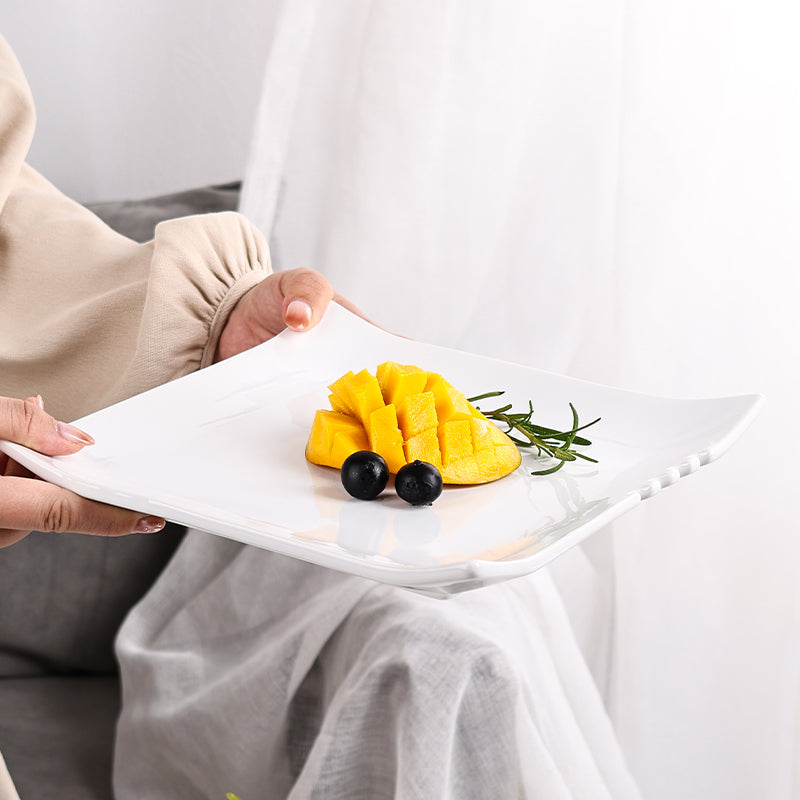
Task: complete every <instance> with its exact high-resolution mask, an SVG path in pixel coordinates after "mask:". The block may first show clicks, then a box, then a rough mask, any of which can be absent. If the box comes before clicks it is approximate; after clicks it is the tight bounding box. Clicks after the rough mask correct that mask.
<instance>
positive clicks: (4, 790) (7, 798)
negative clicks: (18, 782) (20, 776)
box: [0, 753, 19, 800]
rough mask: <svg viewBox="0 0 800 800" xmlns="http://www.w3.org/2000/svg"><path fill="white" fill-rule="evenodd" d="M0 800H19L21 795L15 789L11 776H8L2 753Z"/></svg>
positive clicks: (0, 758) (0, 763) (0, 762)
mask: <svg viewBox="0 0 800 800" xmlns="http://www.w3.org/2000/svg"><path fill="white" fill-rule="evenodd" d="M0 800H19V795H18V794H17V790H16V789H15V788H14V783H13V782H12V780H11V776H10V775H9V774H8V769H6V762H5V761H4V760H3V754H2V753H0Z"/></svg>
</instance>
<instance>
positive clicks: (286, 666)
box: [114, 532, 639, 800]
mask: <svg viewBox="0 0 800 800" xmlns="http://www.w3.org/2000/svg"><path fill="white" fill-rule="evenodd" d="M117 652H118V655H119V658H120V663H121V668H122V683H123V689H124V692H123V710H122V715H121V718H120V721H119V725H118V729H117V741H116V752H117V759H116V765H115V773H114V788H115V797H117V798H119V800H134V799H136V800H138V798H142V797H147V798H154V799H157V800H172V799H173V798H174V799H175V800H179V798H184V797H189V796H191V797H196V798H209V800H212V798H219V797H224V796H225V792H228V791H234V792H235V793H236V794H237V795H238V796H239V797H242V798H256V797H257V798H262V799H263V800H284V799H285V798H290V799H291V800H309V799H310V798H319V800H360V799H361V798H363V800H376V798H398V800H417V799H419V800H434V798H436V799H437V800H438V799H441V800H485V798H488V797H498V798H500V797H502V798H519V800H538V799H539V798H547V800H578V799H580V800H636V799H637V798H638V797H639V794H638V791H637V790H636V788H635V786H634V784H633V782H632V780H631V779H630V776H629V775H628V772H627V769H626V768H625V765H624V763H623V760H622V757H621V755H620V752H619V748H618V747H617V745H616V742H615V740H614V735H613V732H612V731H611V728H610V723H609V721H608V718H607V717H606V715H605V712H604V709H603V706H602V700H601V698H600V695H599V693H598V692H597V691H596V689H595V686H594V683H593V681H592V678H591V676H590V675H589V672H588V670H587V668H586V666H585V663H584V661H583V659H582V657H581V654H580V651H579V649H578V647H577V645H576V643H575V640H574V638H573V637H572V635H571V632H570V624H569V621H568V620H567V618H566V614H565V611H564V609H563V607H562V605H561V602H560V599H559V596H558V592H557V591H556V590H555V589H554V587H553V585H552V583H551V581H550V579H549V576H548V574H547V573H546V572H541V573H539V574H537V575H536V576H534V577H532V578H529V579H523V580H517V581H512V582H509V583H507V584H504V585H501V586H494V587H488V588H486V589H479V590H476V591H474V592H471V593H468V594H466V595H460V596H458V597H456V598H454V599H451V600H447V601H443V600H436V599H431V598H427V597H423V596H421V595H416V594H412V593H411V592H408V591H406V590H402V589H395V588H393V587H387V586H383V585H380V584H377V583H374V582H372V581H368V580H364V579H361V578H355V577H352V576H346V575H342V574H341V573H338V572H334V571H332V570H327V569H323V568H321V567H317V566H314V565H311V564H306V563H304V562H301V561H297V560H293V559H290V558H287V557H285V556H278V555H275V554H273V553H269V552H267V551H264V550H257V549H254V548H250V547H246V546H244V545H240V544H237V543H235V542H228V541H225V540H224V539H221V538H218V537H214V536H210V535H208V534H201V533H197V532H190V533H189V534H188V536H187V538H186V539H185V540H184V542H183V543H182V545H181V547H180V549H179V550H178V552H177V553H176V556H175V558H174V559H173V561H172V562H171V563H170V564H169V566H168V567H167V569H166V570H165V571H164V573H163V574H162V575H161V576H160V578H159V580H158V582H157V583H156V585H155V587H154V588H153V589H152V590H151V591H150V593H149V594H148V595H147V597H146V598H145V599H144V600H143V601H142V602H141V603H140V604H139V605H138V606H137V607H136V608H135V609H134V610H133V611H132V612H131V614H130V616H129V617H128V619H127V620H126V621H125V624H124V625H123V628H122V630H121V632H120V635H119V638H118V645H117Z"/></svg>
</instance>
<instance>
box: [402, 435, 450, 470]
mask: <svg viewBox="0 0 800 800" xmlns="http://www.w3.org/2000/svg"><path fill="white" fill-rule="evenodd" d="M403 450H404V451H405V456H406V463H407V464H410V463H411V462H412V461H427V462H428V463H429V464H433V465H434V466H435V467H441V465H442V454H441V451H440V450H439V435H438V432H437V430H436V428H428V430H425V431H422V432H421V433H418V434H416V435H415V436H412V437H411V438H410V439H408V440H407V441H406V443H405V444H404V445H403Z"/></svg>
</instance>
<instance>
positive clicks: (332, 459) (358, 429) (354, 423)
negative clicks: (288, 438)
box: [306, 408, 369, 467]
mask: <svg viewBox="0 0 800 800" xmlns="http://www.w3.org/2000/svg"><path fill="white" fill-rule="evenodd" d="M337 436H344V437H345V438H343V439H342V442H341V443H340V444H339V445H338V447H337V448H336V452H335V454H334V450H333V448H334V441H335V440H336V438H337ZM345 441H350V442H351V443H352V444H353V447H354V449H352V450H351V451H350V452H352V453H355V452H356V451H357V450H364V449H366V447H367V446H368V444H369V443H368V441H367V436H366V434H365V432H364V428H363V427H362V426H361V423H360V422H359V421H358V420H357V419H355V418H354V417H351V416H349V415H348V414H340V413H339V412H338V411H328V410H326V409H324V408H321V409H319V410H318V411H317V412H316V414H315V415H314V422H313V424H312V425H311V434H310V435H309V437H308V442H307V443H306V458H307V459H308V460H309V461H311V462H312V463H314V464H322V465H324V466H327V467H341V466H342V464H343V463H344V459H345V458H347V456H349V455H350V453H346V454H344V451H343V444H344V442H345ZM359 442H360V443H362V446H361V447H357V446H356V444H357V443H359ZM340 458H341V461H340V460H339V459H340Z"/></svg>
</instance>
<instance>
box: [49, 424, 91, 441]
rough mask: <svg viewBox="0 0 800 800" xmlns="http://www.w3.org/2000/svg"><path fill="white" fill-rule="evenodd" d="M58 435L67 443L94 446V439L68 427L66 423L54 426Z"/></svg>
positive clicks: (74, 428) (72, 427) (73, 427)
mask: <svg viewBox="0 0 800 800" xmlns="http://www.w3.org/2000/svg"><path fill="white" fill-rule="evenodd" d="M56 427H57V428H58V433H59V435H60V436H61V437H62V438H63V439H66V440H67V441H69V442H79V443H80V444H94V439H93V438H92V437H91V436H89V434H88V433H85V432H84V431H82V430H81V429H80V428H76V427H75V426H74V425H70V424H69V423H68V422H59V423H58V424H57V426H56Z"/></svg>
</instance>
